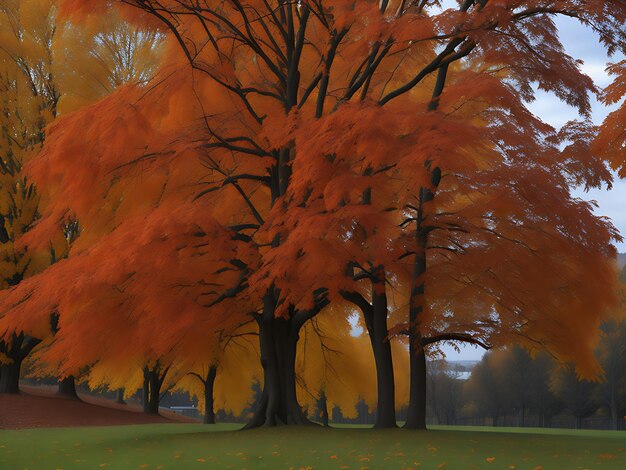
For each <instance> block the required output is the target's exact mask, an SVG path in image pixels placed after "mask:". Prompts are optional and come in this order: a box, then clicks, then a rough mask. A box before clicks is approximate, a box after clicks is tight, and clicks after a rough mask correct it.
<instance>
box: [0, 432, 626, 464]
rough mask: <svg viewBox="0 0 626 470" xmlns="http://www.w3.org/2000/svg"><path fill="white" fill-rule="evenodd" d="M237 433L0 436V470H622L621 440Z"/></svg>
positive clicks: (625, 438) (622, 436) (607, 435)
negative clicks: (141, 469)
mask: <svg viewBox="0 0 626 470" xmlns="http://www.w3.org/2000/svg"><path fill="white" fill-rule="evenodd" d="M237 428H238V426H236V425H225V424H224V425H217V426H203V425H200V424H162V425H137V426H113V427H91V428H64V429H31V430H20V431H0V469H2V470H21V469H45V470H49V469H52V470H54V469H64V470H69V469H92V468H93V469H98V468H108V469H127V468H128V469H140V468H145V469H159V468H161V469H185V470H186V469H191V470H193V469H222V468H224V469H227V468H232V469H248V470H250V469H263V468H268V469H289V468H294V469H300V468H315V469H340V468H350V469H365V468H370V469H373V470H376V469H387V468H389V469H408V468H413V469H437V468H445V469H477V468H479V469H509V468H511V469H512V468H515V469H535V468H537V467H542V468H543V469H544V470H550V469H567V470H569V469H578V468H590V469H591V468H593V469H596V468H600V469H609V468H612V469H626V432H609V431H569V430H545V431H544V430H540V429H513V428H479V427H433V429H432V430H430V431H428V432H419V431H404V430H401V429H397V430H395V429H394V430H371V429H362V428H356V427H350V428H348V427H344V428H341V429H321V428H307V429H300V428H293V427H287V428H277V429H258V430H254V431H241V432H238V431H236V430H237ZM492 459H493V460H492Z"/></svg>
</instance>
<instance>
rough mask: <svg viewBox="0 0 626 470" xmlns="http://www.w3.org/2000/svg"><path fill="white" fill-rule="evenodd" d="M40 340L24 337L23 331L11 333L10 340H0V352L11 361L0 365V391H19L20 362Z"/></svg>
mask: <svg viewBox="0 0 626 470" xmlns="http://www.w3.org/2000/svg"><path fill="white" fill-rule="evenodd" d="M40 342H41V340H39V339H36V338H32V337H25V336H24V334H23V333H20V334H19V335H16V334H15V333H14V334H12V335H11V340H10V342H7V341H0V353H2V354H4V355H5V356H6V357H7V358H9V359H10V360H11V361H12V362H11V363H8V364H2V365H0V393H11V394H16V393H20V372H21V369H22V362H23V361H24V359H25V358H26V357H27V356H28V355H29V354H30V352H31V351H32V350H33V349H34V348H35V347H36V346H37V345H38V344H39V343H40Z"/></svg>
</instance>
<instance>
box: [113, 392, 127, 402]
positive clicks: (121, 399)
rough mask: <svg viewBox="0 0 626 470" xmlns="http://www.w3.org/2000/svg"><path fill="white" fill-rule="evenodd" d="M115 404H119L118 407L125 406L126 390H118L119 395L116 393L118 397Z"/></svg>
mask: <svg viewBox="0 0 626 470" xmlns="http://www.w3.org/2000/svg"><path fill="white" fill-rule="evenodd" d="M115 403H117V404H118V405H125V404H126V401H125V400H124V389H123V388H118V389H117V393H116V397H115Z"/></svg>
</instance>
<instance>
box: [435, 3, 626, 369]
mask: <svg viewBox="0 0 626 470" xmlns="http://www.w3.org/2000/svg"><path fill="white" fill-rule="evenodd" d="M448 3H450V2H449V1H448ZM451 6H453V5H451ZM557 26H558V27H559V32H560V37H561V41H562V42H563V45H564V46H565V50H566V52H567V53H568V54H569V55H571V56H572V57H574V58H576V59H581V60H583V61H584V63H583V65H582V70H583V71H584V72H585V73H586V74H587V75H589V76H590V77H591V78H592V79H593V80H594V82H595V83H596V85H597V86H599V87H604V86H606V85H607V84H608V83H609V82H610V77H609V75H608V74H607V73H606V72H605V68H606V65H607V62H617V61H618V60H620V59H621V58H622V57H612V58H608V57H607V55H606V53H605V51H604V50H603V48H602V47H601V46H600V45H599V42H598V37H597V36H596V34H595V33H594V32H593V31H591V30H590V29H588V28H586V27H584V26H581V25H580V24H579V23H578V22H576V21H575V20H573V19H571V18H559V19H557ZM536 98H537V99H536V100H535V101H534V102H533V103H530V104H529V105H528V107H529V108H530V110H531V111H533V112H534V113H535V114H536V115H537V116H539V117H541V119H542V120H543V121H545V122H547V123H549V124H551V125H552V126H554V127H556V128H559V127H561V126H562V125H563V124H565V123H566V122H567V121H569V120H571V119H576V118H577V112H576V110H575V109H573V108H571V107H569V106H568V105H566V104H564V103H562V102H560V101H559V100H558V99H557V98H555V97H554V96H553V95H550V94H547V93H544V92H538V93H537V95H536ZM609 112H610V109H608V108H606V107H605V106H603V105H601V104H600V103H598V102H597V101H596V100H593V115H592V119H593V121H594V122H595V123H596V124H600V123H601V122H602V120H603V119H604V117H605V116H606V115H607V114H608V113H609ZM575 194H576V196H577V197H580V198H582V199H585V200H595V201H596V202H597V204H598V208H597V210H596V213H597V214H598V215H603V216H607V217H609V218H610V219H611V220H612V221H613V224H614V225H615V226H616V227H617V228H618V229H619V231H620V232H621V233H623V234H624V237H625V238H626V180H619V179H617V178H616V179H615V182H614V184H613V189H612V190H611V191H607V190H605V189H603V190H592V191H590V192H588V193H585V192H584V191H583V190H582V189H578V190H576V191H575ZM617 248H618V251H620V252H622V253H623V252H626V243H625V242H622V243H619V244H617ZM443 350H444V352H445V353H446V357H447V360H449V361H455V360H480V358H481V357H482V355H483V354H484V351H483V350H482V349H478V348H475V347H472V346H467V347H463V348H461V352H460V353H457V352H455V351H454V349H453V348H451V347H444V348H443Z"/></svg>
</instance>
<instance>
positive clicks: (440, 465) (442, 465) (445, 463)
mask: <svg viewBox="0 0 626 470" xmlns="http://www.w3.org/2000/svg"><path fill="white" fill-rule="evenodd" d="M446 465H448V462H444V463H440V464H439V465H437V468H444V467H445V466H446Z"/></svg>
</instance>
